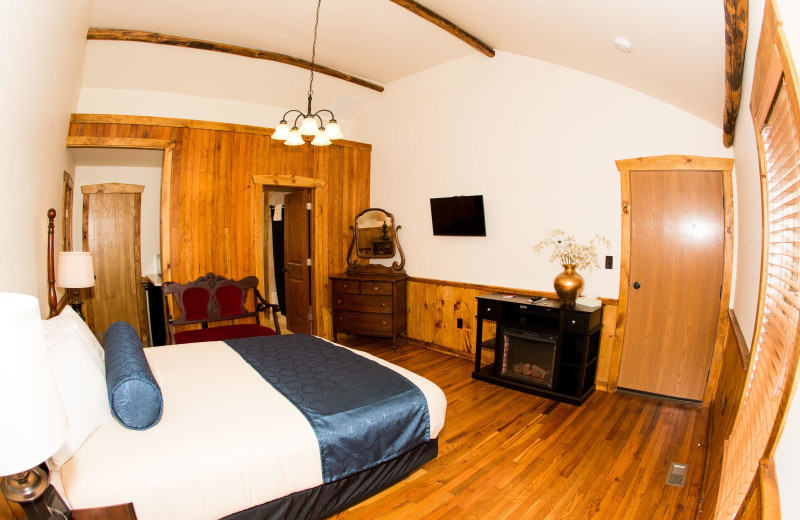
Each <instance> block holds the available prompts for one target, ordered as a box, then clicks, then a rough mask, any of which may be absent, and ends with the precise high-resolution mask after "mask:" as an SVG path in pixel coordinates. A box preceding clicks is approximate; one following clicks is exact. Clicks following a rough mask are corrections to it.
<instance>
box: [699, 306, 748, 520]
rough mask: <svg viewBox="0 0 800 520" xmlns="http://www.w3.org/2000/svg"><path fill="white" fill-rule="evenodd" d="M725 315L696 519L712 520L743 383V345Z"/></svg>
mask: <svg viewBox="0 0 800 520" xmlns="http://www.w3.org/2000/svg"><path fill="white" fill-rule="evenodd" d="M729 315H730V319H729V320H728V324H727V329H726V332H725V342H724V347H723V348H724V350H723V352H722V367H721V369H720V376H719V383H718V385H717V388H716V392H715V393H714V397H713V400H712V401H711V406H710V413H709V425H708V443H707V446H708V448H707V452H706V462H705V468H704V478H703V489H702V492H701V498H702V499H703V502H702V508H701V510H702V513H701V514H700V515H699V518H712V517H713V515H714V508H715V506H716V502H717V494H718V493H719V483H720V478H721V473H722V450H723V447H724V445H725V440H726V439H727V438H728V436H729V435H730V434H731V430H732V429H733V422H734V419H735V418H736V415H737V414H738V413H739V407H740V406H741V401H742V396H743V391H744V385H745V382H746V380H747V365H748V362H749V359H747V358H746V357H745V356H747V355H748V353H747V345H746V344H745V339H744V336H742V333H741V330H740V329H739V325H738V321H737V320H736V317H735V315H734V314H733V311H729Z"/></svg>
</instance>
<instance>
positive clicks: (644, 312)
mask: <svg viewBox="0 0 800 520" xmlns="http://www.w3.org/2000/svg"><path fill="white" fill-rule="evenodd" d="M617 167H618V168H619V170H620V173H621V180H622V221H623V222H622V237H623V244H622V255H621V270H620V271H621V275H620V297H619V310H620V312H619V314H618V318H617V336H616V340H615V346H614V351H615V352H614V356H619V357H616V359H619V360H620V361H619V365H618V366H617V367H616V369H617V373H616V374H613V371H614V368H615V367H613V366H612V377H611V378H610V379H611V382H612V385H610V386H611V387H612V388H620V389H626V390H632V391H635V392H641V393H646V394H652V395H657V396H664V397H670V398H677V399H683V400H690V401H696V402H700V401H703V402H705V401H706V399H708V397H707V396H709V395H713V389H714V387H715V385H716V378H717V377H718V373H719V361H718V360H719V357H720V356H717V355H715V353H716V352H719V351H720V349H721V348H722V341H723V340H724V334H722V333H720V331H722V330H724V325H725V319H726V315H727V308H728V303H729V299H730V281H731V273H730V263H731V259H732V241H731V237H732V231H733V213H732V211H731V207H730V197H731V189H730V187H731V169H732V167H733V161H732V160H730V159H714V158H704V157H689V156H663V157H650V158H640V159H631V160H627V161H617Z"/></svg>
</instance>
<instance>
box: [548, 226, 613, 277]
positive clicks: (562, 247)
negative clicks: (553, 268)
mask: <svg viewBox="0 0 800 520" xmlns="http://www.w3.org/2000/svg"><path fill="white" fill-rule="evenodd" d="M600 246H603V247H605V248H606V249H610V248H611V242H609V241H608V239H607V238H606V237H602V236H600V235H595V236H594V238H592V239H591V240H589V242H588V243H586V244H580V243H578V242H577V241H576V240H575V237H574V236H572V235H570V234H568V233H567V232H566V231H563V230H561V229H554V230H552V231H550V232H549V233H547V234H546V235H545V237H544V238H543V239H542V240H541V241H539V243H538V244H536V245H535V246H534V247H533V251H534V252H535V253H541V252H542V251H544V250H545V249H547V248H550V247H552V248H553V253H552V254H551V255H550V260H551V261H559V262H561V264H562V265H574V266H575V268H576V269H585V270H588V271H594V270H595V269H599V268H600V264H599V263H598V262H597V254H598V251H597V248H598V247H600Z"/></svg>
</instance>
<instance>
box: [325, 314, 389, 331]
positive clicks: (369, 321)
mask: <svg viewBox="0 0 800 520" xmlns="http://www.w3.org/2000/svg"><path fill="white" fill-rule="evenodd" d="M333 319H334V320H335V322H336V328H337V329H338V330H341V331H348V330H353V331H363V332H368V331H376V332H391V331H392V316H390V315H387V314H376V313H368V312H353V311H338V310H337V311H335V313H334V318H333Z"/></svg>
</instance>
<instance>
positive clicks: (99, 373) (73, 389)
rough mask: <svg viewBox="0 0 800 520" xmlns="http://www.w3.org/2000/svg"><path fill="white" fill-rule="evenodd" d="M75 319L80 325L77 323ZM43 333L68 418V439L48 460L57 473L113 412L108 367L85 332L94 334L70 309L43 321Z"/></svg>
mask: <svg viewBox="0 0 800 520" xmlns="http://www.w3.org/2000/svg"><path fill="white" fill-rule="evenodd" d="M67 309H68V310H67ZM73 317H74V318H75V319H77V320H80V321H81V323H80V324H78V323H75V321H74V319H73ZM42 330H43V331H44V340H45V348H46V349H47V356H48V357H49V358H50V365H51V366H52V368H53V375H54V376H55V379H56V385H58V391H59V394H60V395H61V401H62V402H63V404H64V410H66V412H67V417H68V418H69V431H68V433H67V439H66V440H65V441H64V444H63V445H62V446H61V448H60V449H59V450H58V451H57V452H56V453H55V454H54V455H53V456H52V457H51V459H50V461H48V462H49V466H50V468H51V469H53V470H58V469H59V468H60V467H61V465H62V464H64V463H65V462H66V461H68V460H69V459H70V457H72V455H74V454H75V452H76V451H78V448H80V447H81V446H82V445H83V443H84V441H86V439H87V438H89V436H90V435H91V434H92V433H94V431H95V430H96V429H97V428H99V427H100V425H102V424H103V423H104V422H106V421H107V420H108V419H109V418H110V417H111V410H110V408H109V405H108V392H107V389H106V376H105V367H104V365H103V362H102V361H101V360H99V359H98V356H97V350H96V349H95V346H94V344H93V343H92V342H89V341H87V339H88V338H87V337H86V334H85V332H89V334H90V335H91V331H90V330H89V328H88V327H87V326H86V324H85V323H83V320H81V319H80V317H79V316H78V315H77V314H75V312H74V311H73V310H72V309H71V308H69V307H67V308H66V309H65V310H64V312H62V313H61V315H60V316H57V317H55V318H52V319H50V320H43V321H42ZM93 337H94V336H92V338H93ZM95 341H96V340H95ZM97 346H98V347H99V343H98V345H97ZM101 352H102V350H101ZM98 362H99V363H100V364H99V365H98Z"/></svg>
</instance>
